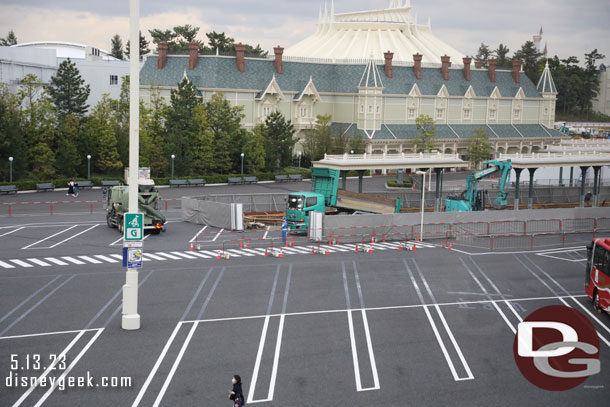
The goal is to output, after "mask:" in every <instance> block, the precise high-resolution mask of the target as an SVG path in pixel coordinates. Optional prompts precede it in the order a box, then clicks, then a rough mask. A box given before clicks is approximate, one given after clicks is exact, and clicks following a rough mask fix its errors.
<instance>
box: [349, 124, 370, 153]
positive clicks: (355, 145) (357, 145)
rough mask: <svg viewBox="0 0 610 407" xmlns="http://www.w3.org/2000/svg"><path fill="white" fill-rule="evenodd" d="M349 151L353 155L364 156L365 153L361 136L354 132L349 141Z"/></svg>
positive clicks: (364, 145)
mask: <svg viewBox="0 0 610 407" xmlns="http://www.w3.org/2000/svg"><path fill="white" fill-rule="evenodd" d="M349 149H350V151H353V152H354V154H364V153H365V152H366V142H365V141H364V137H362V134H360V133H359V132H357V131H356V130H354V135H353V136H352V137H351V138H350V139H349Z"/></svg>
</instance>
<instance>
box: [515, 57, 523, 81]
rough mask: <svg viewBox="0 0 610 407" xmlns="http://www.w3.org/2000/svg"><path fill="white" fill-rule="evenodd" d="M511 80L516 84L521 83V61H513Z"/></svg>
mask: <svg viewBox="0 0 610 407" xmlns="http://www.w3.org/2000/svg"><path fill="white" fill-rule="evenodd" d="M513 79H514V80H515V82H516V83H521V61H519V60H518V59H515V60H514V61H513Z"/></svg>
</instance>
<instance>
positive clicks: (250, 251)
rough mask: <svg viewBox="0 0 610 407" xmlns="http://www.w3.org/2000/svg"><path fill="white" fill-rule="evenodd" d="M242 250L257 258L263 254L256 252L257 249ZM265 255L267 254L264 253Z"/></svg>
mask: <svg viewBox="0 0 610 407" xmlns="http://www.w3.org/2000/svg"><path fill="white" fill-rule="evenodd" d="M242 250H243V251H245V252H248V253H252V254H255V255H257V256H260V254H261V252H259V251H256V250H255V249H242ZM263 254H265V253H263Z"/></svg>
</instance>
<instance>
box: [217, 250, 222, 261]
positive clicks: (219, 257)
mask: <svg viewBox="0 0 610 407" xmlns="http://www.w3.org/2000/svg"><path fill="white" fill-rule="evenodd" d="M216 258H217V259H218V260H220V259H222V256H221V255H220V250H218V256H216Z"/></svg>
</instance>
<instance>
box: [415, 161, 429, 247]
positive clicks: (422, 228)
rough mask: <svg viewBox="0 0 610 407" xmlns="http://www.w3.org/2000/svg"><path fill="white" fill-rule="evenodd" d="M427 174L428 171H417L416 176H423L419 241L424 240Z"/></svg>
mask: <svg viewBox="0 0 610 407" xmlns="http://www.w3.org/2000/svg"><path fill="white" fill-rule="evenodd" d="M426 173H427V171H417V172H416V174H418V175H421V182H422V186H421V220H420V231H419V240H420V241H423V240H424V203H425V202H424V194H425V192H426Z"/></svg>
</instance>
